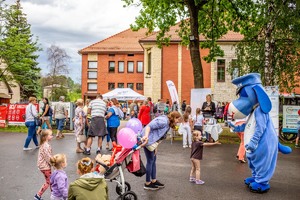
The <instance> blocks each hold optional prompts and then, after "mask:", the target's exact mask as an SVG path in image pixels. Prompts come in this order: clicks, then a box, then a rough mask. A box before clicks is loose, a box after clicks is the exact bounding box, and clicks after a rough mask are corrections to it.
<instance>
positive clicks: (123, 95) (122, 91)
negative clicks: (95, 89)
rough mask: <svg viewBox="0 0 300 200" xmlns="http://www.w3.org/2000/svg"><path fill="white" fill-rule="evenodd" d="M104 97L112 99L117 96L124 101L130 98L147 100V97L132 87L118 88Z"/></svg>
mask: <svg viewBox="0 0 300 200" xmlns="http://www.w3.org/2000/svg"><path fill="white" fill-rule="evenodd" d="M102 96H103V99H112V98H116V99H118V100H122V101H128V100H145V99H146V97H145V96H143V95H141V94H139V93H137V92H135V91H134V90H132V89H130V88H116V89H114V90H112V91H110V92H108V93H105V94H103V95H102Z"/></svg>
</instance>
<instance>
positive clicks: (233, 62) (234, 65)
mask: <svg viewBox="0 0 300 200" xmlns="http://www.w3.org/2000/svg"><path fill="white" fill-rule="evenodd" d="M231 68H232V74H231V78H232V79H235V78H237V77H239V76H240V70H239V67H238V65H237V60H236V59H232V60H231Z"/></svg>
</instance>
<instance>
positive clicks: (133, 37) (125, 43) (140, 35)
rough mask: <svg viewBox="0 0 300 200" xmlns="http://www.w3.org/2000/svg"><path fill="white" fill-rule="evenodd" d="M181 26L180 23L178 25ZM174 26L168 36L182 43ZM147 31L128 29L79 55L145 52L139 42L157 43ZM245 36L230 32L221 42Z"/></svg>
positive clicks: (233, 40)
mask: <svg viewBox="0 0 300 200" xmlns="http://www.w3.org/2000/svg"><path fill="white" fill-rule="evenodd" d="M178 24H179V23H178ZM178 24H177V25H175V26H172V27H171V28H170V31H169V32H168V33H167V35H171V36H172V37H171V42H180V41H181V38H180V37H179V35H178V33H177V30H179V25H178ZM146 32H147V29H145V28H144V29H140V30H139V31H132V30H131V29H127V30H125V31H122V32H120V33H117V34H115V35H113V36H110V37H108V38H106V39H104V40H101V41H99V42H97V43H95V44H92V45H90V46H88V47H86V48H83V49H81V50H80V51H79V53H81V54H83V53H94V52H97V53H101V52H103V53H117V52H143V49H142V47H141V45H140V44H139V42H155V41H156V35H157V33H154V34H152V35H150V36H148V37H147V36H146ZM242 39H243V35H241V34H240V33H235V32H233V31H229V32H228V33H227V34H226V35H224V36H223V37H222V38H220V39H219V40H218V41H219V42H236V41H241V40H242ZM200 41H204V37H203V36H200Z"/></svg>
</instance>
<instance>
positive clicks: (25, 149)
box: [23, 147, 32, 151]
mask: <svg viewBox="0 0 300 200" xmlns="http://www.w3.org/2000/svg"><path fill="white" fill-rule="evenodd" d="M31 149H32V148H30V147H27V148H25V147H24V148H23V151H29V150H31Z"/></svg>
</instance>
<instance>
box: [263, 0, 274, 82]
mask: <svg viewBox="0 0 300 200" xmlns="http://www.w3.org/2000/svg"><path fill="white" fill-rule="evenodd" d="M268 4H269V5H268V15H269V16H270V15H272V12H274V9H273V6H274V5H273V4H274V2H273V1H270V2H268ZM273 27H274V22H273V21H272V19H271V20H270V22H269V23H268V24H267V28H266V31H265V35H266V40H265V66H264V84H265V85H266V86H271V85H272V84H273V81H272V80H273V67H272V63H273V51H274V40H273V37H272V32H273Z"/></svg>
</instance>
